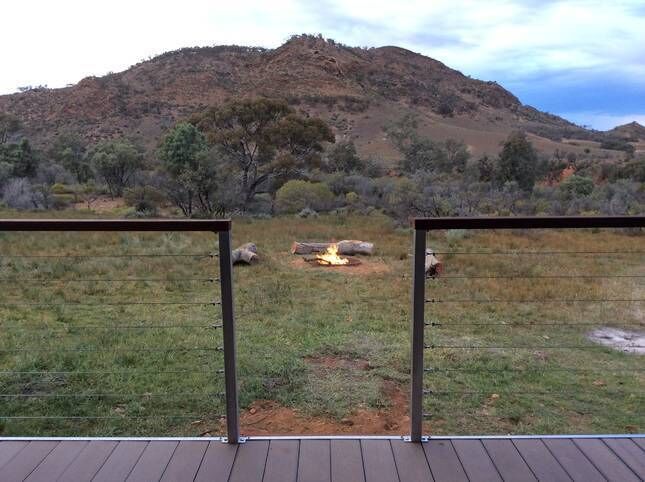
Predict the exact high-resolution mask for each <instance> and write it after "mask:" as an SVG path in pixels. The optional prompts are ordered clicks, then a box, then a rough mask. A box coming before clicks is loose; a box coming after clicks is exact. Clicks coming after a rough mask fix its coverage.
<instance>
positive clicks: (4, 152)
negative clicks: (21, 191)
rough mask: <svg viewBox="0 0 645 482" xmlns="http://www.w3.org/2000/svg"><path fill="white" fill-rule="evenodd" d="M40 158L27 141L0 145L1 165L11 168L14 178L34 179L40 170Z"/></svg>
mask: <svg viewBox="0 0 645 482" xmlns="http://www.w3.org/2000/svg"><path fill="white" fill-rule="evenodd" d="M38 162H39V159H38V156H37V154H36V153H35V152H34V150H33V149H32V148H31V144H29V141H28V140H27V139H24V138H23V139H21V140H20V142H17V143H12V144H5V145H0V163H6V164H8V165H10V166H11V175H12V176H13V177H33V176H35V175H36V170H37V169H38Z"/></svg>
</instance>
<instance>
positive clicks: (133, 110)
mask: <svg viewBox="0 0 645 482" xmlns="http://www.w3.org/2000/svg"><path fill="white" fill-rule="evenodd" d="M236 96H272V97H282V98H286V99H287V100H288V101H289V103H290V104H292V106H293V107H294V108H296V109H298V110H301V111H303V112H306V113H307V114H310V115H317V116H321V117H323V118H324V119H326V120H328V121H329V122H330V124H331V125H332V126H333V127H334V130H335V132H336V136H337V138H339V139H340V138H350V139H353V140H354V141H355V142H356V144H357V146H358V148H359V151H360V152H361V153H362V154H364V155H369V156H372V157H374V158H376V159H381V160H383V161H384V162H388V161H389V160H392V159H395V158H397V157H398V156H399V154H398V153H397V152H396V150H395V149H394V148H393V146H392V145H391V144H390V142H389V141H388V140H387V138H386V136H385V134H384V132H383V126H384V125H386V124H387V123H388V122H392V121H395V120H397V119H399V118H400V117H401V116H403V115H404V114H406V113H408V112H415V113H416V114H417V115H418V116H419V119H420V121H421V128H420V129H421V131H422V132H423V133H425V134H427V135H429V136H432V137H433V138H436V139H439V140H442V139H446V138H450V137H452V138H457V139H461V140H463V141H465V142H466V143H467V144H468V145H469V146H470V148H471V150H472V151H473V153H474V154H481V153H484V152H486V153H495V152H496V151H497V150H498V149H499V144H500V142H501V141H502V140H503V139H504V138H505V137H506V136H507V135H508V133H509V132H510V131H511V130H513V129H517V128H523V129H525V130H527V131H528V132H530V133H532V134H533V140H534V142H535V144H536V146H537V147H538V149H540V150H542V151H544V152H550V151H553V150H555V149H565V150H570V151H582V150H583V149H584V148H591V149H597V145H596V143H594V142H591V141H590V140H592V139H594V138H595V137H597V136H598V135H600V133H595V132H592V131H587V130H585V129H582V128H580V127H578V126H576V125H574V124H572V123H570V122H568V121H566V120H564V119H562V118H560V117H557V116H554V115H550V114H547V113H543V112H540V111H538V110H536V109H534V108H532V107H529V106H525V105H522V103H521V102H520V101H519V99H518V98H517V97H515V96H514V95H513V94H511V93H510V92H508V91H507V90H505V89H504V88H502V87H501V86H500V85H498V84H497V83H495V82H484V81H480V80H475V79H472V78H470V77H467V76H464V75H463V74H461V73H460V72H458V71H456V70H453V69H450V68H449V67H447V66H446V65H444V64H442V63H441V62H438V61H436V60H434V59H431V58H429V57H425V56H423V55H420V54H416V53H414V52H411V51H408V50H405V49H402V48H397V47H380V48H370V49H361V48H351V47H347V46H343V45H340V44H337V43H335V42H333V41H330V40H324V39H322V38H318V37H312V36H298V37H294V38H293V39H291V40H290V41H288V42H287V43H285V44H284V45H282V46H280V47H278V48H276V49H272V50H268V49H262V48H251V47H238V46H218V47H204V48H186V49H181V50H178V51H173V52H168V53H165V54H162V55H160V56H158V57H155V58H153V59H151V60H149V61H145V62H142V63H139V64H136V65H134V66H132V67H131V68H129V69H128V70H126V71H124V72H120V73H115V74H110V75H107V76H104V77H87V78H85V79H83V80H81V81H80V82H79V83H78V84H75V85H73V86H70V87H67V88H62V89H35V90H31V91H27V92H23V93H18V94H12V95H5V96H0V111H8V112H11V113H13V114H15V115H16V116H18V117H19V118H20V119H21V120H22V122H23V124H24V126H25V133H26V135H28V136H29V137H30V138H31V139H32V140H33V141H34V143H35V144H37V145H38V144H39V145H43V144H45V143H46V142H47V141H48V140H49V139H51V138H52V137H53V136H55V135H56V134H58V133H60V132H64V131H69V130H73V131H77V132H79V133H80V134H81V135H82V136H83V137H85V138H86V139H87V140H88V142H95V141H97V140H99V139H103V138H109V137H115V136H121V135H128V136H136V137H139V138H141V139H142V140H143V142H144V143H145V144H146V145H147V146H148V147H154V146H156V145H157V143H158V140H159V137H160V136H161V135H162V133H163V132H164V130H166V129H167V128H169V127H170V126H172V125H173V124H174V123H175V122H176V121H177V120H180V119H183V118H186V117H188V116H189V115H190V114H192V113H194V112H197V111H199V110H201V109H203V108H204V107H206V106H208V105H212V104H217V103H220V102H223V101H225V100H227V99H230V98H233V97H236ZM563 136H566V137H568V138H570V139H568V140H563V139H562V138H563ZM573 139H580V140H584V142H576V141H575V140H573ZM605 155H615V152H612V151H606V152H605Z"/></svg>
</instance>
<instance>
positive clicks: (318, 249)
mask: <svg viewBox="0 0 645 482" xmlns="http://www.w3.org/2000/svg"><path fill="white" fill-rule="evenodd" d="M332 244H333V243H308V242H299V241H295V242H294V243H293V244H292V245H291V253H292V254H312V253H324V252H325V251H327V248H329V246H331V245H332ZM336 245H337V246H338V254H344V255H348V256H351V255H355V254H365V255H372V254H373V253H374V243H368V242H366V241H358V240H355V239H345V240H343V241H338V242H337V243H336Z"/></svg>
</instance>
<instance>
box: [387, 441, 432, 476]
mask: <svg viewBox="0 0 645 482" xmlns="http://www.w3.org/2000/svg"><path fill="white" fill-rule="evenodd" d="M392 452H394V460H395V461H396V468H397V471H398V472H399V478H400V479H401V480H415V481H417V480H418V481H426V480H427V481H434V478H433V477H432V473H431V472H430V467H429V466H428V460H427V459H426V455H425V452H424V451H423V447H422V446H421V445H420V444H413V443H409V442H404V441H403V440H392Z"/></svg>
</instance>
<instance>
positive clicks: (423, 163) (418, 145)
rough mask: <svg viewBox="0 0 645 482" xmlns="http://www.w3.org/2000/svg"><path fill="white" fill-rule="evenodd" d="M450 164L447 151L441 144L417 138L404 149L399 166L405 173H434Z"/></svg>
mask: <svg viewBox="0 0 645 482" xmlns="http://www.w3.org/2000/svg"><path fill="white" fill-rule="evenodd" d="M447 164H448V157H447V155H446V151H445V150H444V149H443V147H442V146H441V144H440V143H438V142H435V141H433V140H431V139H427V138H423V139H422V138H415V139H413V140H412V141H411V143H410V144H409V145H406V146H405V147H404V148H403V159H402V160H401V162H400V163H399V166H400V168H401V170H402V171H403V172H409V173H411V172H415V171H433V170H436V169H442V168H444V167H445V166H446V165H447Z"/></svg>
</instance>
